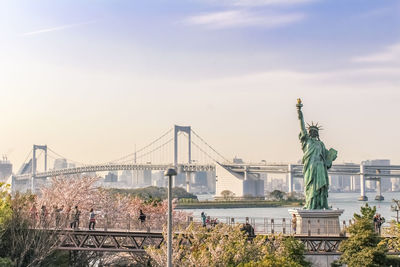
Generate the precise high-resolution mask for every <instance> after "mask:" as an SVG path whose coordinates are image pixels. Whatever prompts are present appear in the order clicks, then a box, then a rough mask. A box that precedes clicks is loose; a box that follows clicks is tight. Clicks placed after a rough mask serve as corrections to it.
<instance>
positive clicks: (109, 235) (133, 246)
mask: <svg viewBox="0 0 400 267" xmlns="http://www.w3.org/2000/svg"><path fill="white" fill-rule="evenodd" d="M49 231H55V233H56V234H57V235H58V236H59V242H60V243H59V245H58V248H57V249H58V250H69V251H101V252H129V253H145V248H146V247H147V246H150V245H152V246H155V247H157V248H159V247H160V246H161V245H162V243H163V242H164V236H163V234H162V232H144V231H118V230H111V231H102V230H100V231H98V230H96V231H88V230H49ZM264 236H265V237H266V242H268V241H269V239H268V235H264ZM286 236H290V235H286ZM293 236H294V237H295V238H296V239H298V240H300V241H301V242H302V243H303V244H304V245H305V248H306V254H307V255H312V254H318V255H340V254H341V253H340V252H339V250H338V249H339V245H340V243H341V242H342V241H343V240H346V239H347V236H326V235H314V236H307V235H293ZM269 237H271V236H270V235H269ZM389 254H395V255H399V254H400V253H399V251H389Z"/></svg>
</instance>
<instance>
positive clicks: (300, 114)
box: [296, 98, 307, 135]
mask: <svg viewBox="0 0 400 267" xmlns="http://www.w3.org/2000/svg"><path fill="white" fill-rule="evenodd" d="M296 107H297V114H298V115H299V120H300V129H301V133H302V134H303V135H307V130H306V125H305V123H304V118H303V112H302V111H301V108H302V107H303V104H302V103H301V99H300V98H298V99H297V105H296Z"/></svg>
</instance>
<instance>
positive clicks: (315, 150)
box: [299, 133, 332, 210]
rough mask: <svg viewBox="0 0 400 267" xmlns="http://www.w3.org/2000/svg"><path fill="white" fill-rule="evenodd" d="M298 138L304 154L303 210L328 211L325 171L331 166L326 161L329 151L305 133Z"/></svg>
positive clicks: (326, 173)
mask: <svg viewBox="0 0 400 267" xmlns="http://www.w3.org/2000/svg"><path fill="white" fill-rule="evenodd" d="M299 138H300V141H301V145H302V149H303V152H304V155H303V160H302V162H303V164H304V167H303V175H304V191H305V196H306V205H305V207H304V208H306V209H310V210H315V209H329V207H328V189H329V178H328V171H327V169H329V168H330V167H331V165H332V161H330V160H329V159H328V154H329V151H328V150H327V149H326V148H325V145H324V143H322V142H321V141H320V140H317V139H315V138H311V137H310V136H309V135H308V134H307V133H300V135H299Z"/></svg>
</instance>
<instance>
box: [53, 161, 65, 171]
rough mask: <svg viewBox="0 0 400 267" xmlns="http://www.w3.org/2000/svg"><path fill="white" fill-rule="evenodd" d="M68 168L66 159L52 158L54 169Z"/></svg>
mask: <svg viewBox="0 0 400 267" xmlns="http://www.w3.org/2000/svg"><path fill="white" fill-rule="evenodd" d="M66 168H68V162H67V160H66V159H55V160H54V170H60V169H66Z"/></svg>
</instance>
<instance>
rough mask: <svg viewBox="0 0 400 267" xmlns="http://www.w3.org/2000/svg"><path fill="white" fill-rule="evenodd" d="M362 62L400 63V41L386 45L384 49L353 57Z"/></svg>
mask: <svg viewBox="0 0 400 267" xmlns="http://www.w3.org/2000/svg"><path fill="white" fill-rule="evenodd" d="M352 61H353V62H359V63H360V62H361V63H400V43H397V44H394V45H391V46H388V47H386V48H385V49H384V50H383V51H381V52H378V53H372V54H369V55H364V56H360V57H355V58H353V59H352Z"/></svg>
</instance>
